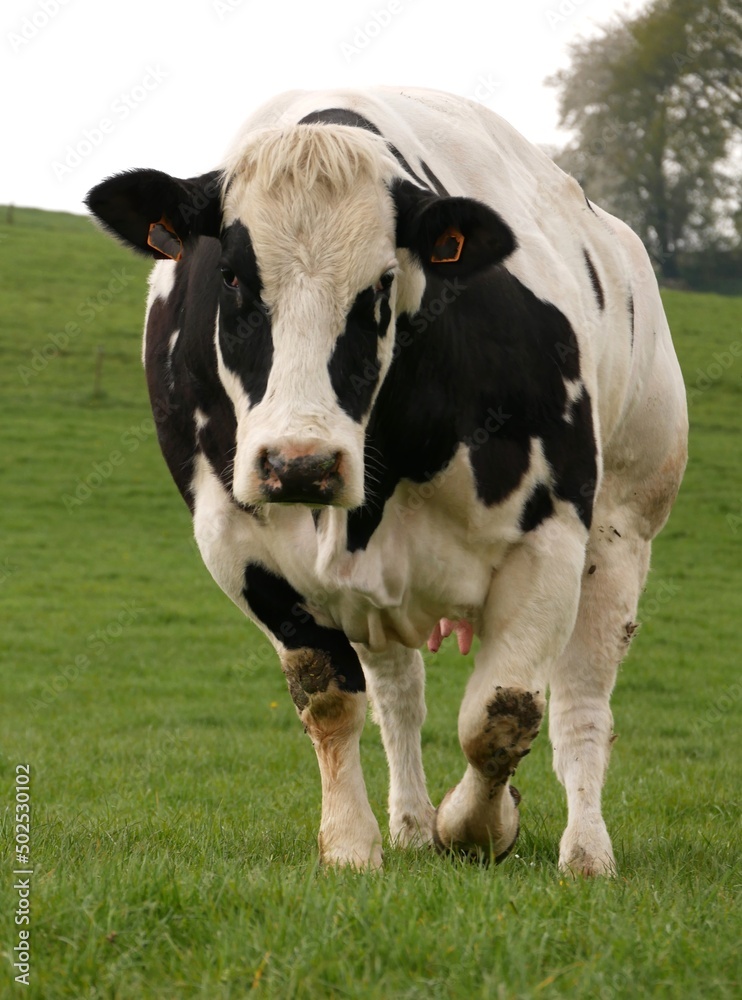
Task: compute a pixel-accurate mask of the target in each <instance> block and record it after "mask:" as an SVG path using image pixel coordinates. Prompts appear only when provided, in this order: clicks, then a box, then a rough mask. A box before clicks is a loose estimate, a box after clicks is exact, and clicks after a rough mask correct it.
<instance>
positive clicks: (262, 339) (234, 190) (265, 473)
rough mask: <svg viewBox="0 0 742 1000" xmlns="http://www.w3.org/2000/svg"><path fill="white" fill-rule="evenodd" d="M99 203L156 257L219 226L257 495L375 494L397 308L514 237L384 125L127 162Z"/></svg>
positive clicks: (233, 382)
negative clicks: (431, 184)
mask: <svg viewBox="0 0 742 1000" xmlns="http://www.w3.org/2000/svg"><path fill="white" fill-rule="evenodd" d="M87 204H88V207H89V208H90V210H91V211H92V212H93V213H94V215H96V216H97V217H98V219H99V220H100V221H101V222H102V223H103V224H104V226H105V227H106V228H108V229H109V230H111V231H112V232H113V233H114V235H117V236H119V237H120V238H122V239H123V240H124V241H125V242H126V243H127V244H128V245H130V246H132V247H134V248H135V249H137V250H139V251H142V252H144V253H147V254H149V255H151V256H152V257H155V258H160V259H162V258H166V257H170V258H173V259H176V260H177V259H179V258H180V256H181V255H182V256H185V255H187V254H188V253H189V252H191V251H192V241H193V240H194V238H195V237H199V236H208V237H214V238H216V239H219V240H220V242H221V248H222V249H221V261H220V265H219V266H220V271H221V274H220V275H215V280H218V281H219V282H220V283H221V292H220V295H221V299H220V305H219V315H218V320H217V327H216V330H215V332H214V336H215V342H216V357H217V364H218V370H219V377H220V379H221V381H222V383H223V385H224V388H225V390H226V392H227V393H228V394H229V396H230V398H231V400H232V402H233V404H234V408H235V413H236V417H237V447H236V452H235V461H234V479H233V483H234V485H233V491H234V495H235V499H236V500H238V501H239V502H241V503H243V504H249V505H258V504H263V503H271V502H279V503H302V504H307V505H310V506H316V505H323V504H335V505H338V506H341V507H346V508H353V507H357V506H359V505H360V504H362V503H363V501H364V431H365V428H366V425H367V423H368V419H369V415H370V412H371V408H372V406H373V403H374V400H375V398H376V395H377V393H378V390H379V387H380V386H381V383H382V382H383V380H384V378H385V376H386V374H387V372H388V370H389V366H390V364H391V362H392V356H393V352H394V344H395V320H396V317H397V316H398V315H399V314H400V313H401V312H408V313H414V312H415V311H416V310H417V309H418V308H419V305H420V300H421V296H422V293H423V290H424V287H425V276H426V274H428V275H429V274H431V273H433V272H435V273H436V274H437V275H438V276H439V277H450V278H461V279H466V278H468V277H470V276H471V275H472V274H474V273H475V272H478V271H480V270H482V269H483V268H486V267H488V266H492V265H495V264H497V263H499V262H500V261H501V260H502V259H503V258H504V257H506V256H507V255H508V254H510V253H511V252H512V251H513V249H514V248H515V240H514V237H513V234H512V232H511V230H510V229H509V228H508V226H507V225H506V224H505V223H504V222H503V221H502V219H500V217H499V216H498V215H497V214H496V213H495V212H493V211H492V210H491V209H489V208H488V207H487V206H485V205H483V204H481V203H480V202H477V201H474V200H472V199H469V198H461V197H456V198H448V197H439V196H437V195H434V194H432V193H431V192H430V191H429V190H426V189H424V188H421V187H419V186H418V185H416V184H414V183H413V182H412V181H411V180H409V179H408V178H405V177H404V176H403V175H402V171H401V169H400V166H399V164H398V163H397V162H396V160H395V159H394V158H393V157H392V156H391V154H390V152H389V149H388V147H387V145H386V143H385V142H384V141H383V140H382V139H381V138H380V137H378V136H376V135H373V134H371V133H369V132H367V131H364V130H362V129H357V128H350V127H343V126H333V127H329V126H325V125H298V126H294V127H292V128H288V129H284V130H271V131H269V132H263V133H256V134H254V135H253V136H251V137H249V138H248V140H247V141H246V142H243V144H242V145H241V146H240V148H239V150H238V152H237V153H236V154H234V155H233V156H232V157H231V159H230V161H229V163H228V165H227V167H226V168H225V169H224V170H223V171H220V172H214V173H211V174H206V175H204V176H202V177H198V178H192V179H189V180H179V179H176V178H173V177H170V176H168V175H167V174H164V173H161V172H159V171H154V170H141V171H132V172H130V173H126V174H120V175H117V176H115V177H113V178H110V179H109V180H107V181H104V182H103V183H102V184H100V185H98V186H97V187H96V188H94V189H93V190H92V191H91V192H90V194H89V195H88V198H87Z"/></svg>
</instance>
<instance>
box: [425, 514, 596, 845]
mask: <svg viewBox="0 0 742 1000" xmlns="http://www.w3.org/2000/svg"><path fill="white" fill-rule="evenodd" d="M576 521H577V519H576V517H575V518H574V519H571V518H569V515H567V519H566V523H560V522H559V521H558V520H557V519H556V518H552V519H549V520H547V521H545V522H544V523H542V524H541V525H540V526H539V527H538V528H537V529H536V530H535V531H532V532H531V533H530V534H528V535H527V536H525V538H524V540H523V542H522V543H521V544H520V545H518V546H517V547H515V548H513V549H512V550H511V552H510V553H509V554H508V556H507V557H506V559H505V561H504V563H503V564H502V566H501V567H500V568H499V569H498V570H497V572H496V573H495V575H494V576H493V581H492V586H491V587H490V591H489V594H488V596H487V601H486V604H485V608H484V615H483V626H482V630H481V640H482V641H481V648H480V651H479V653H478V654H477V658H476V662H475V669H474V673H473V674H472V676H471V678H470V680H469V684H468V685H467V689H466V693H465V695H464V701H463V703H462V706H461V711H460V713H459V740H460V742H461V747H462V749H463V751H464V754H465V756H466V759H467V762H468V766H467V769H466V772H465V773H464V777H463V778H462V779H461V781H460V782H459V783H458V785H456V786H455V787H454V788H452V789H451V790H450V791H449V792H448V793H447V794H446V796H445V797H444V799H443V801H442V802H441V804H440V806H439V808H438V812H437V816H436V843H437V844H438V846H439V847H440V848H444V849H448V850H453V851H457V852H459V851H460V852H464V853H473V854H477V855H484V856H486V857H493V858H494V859H495V860H500V859H502V858H503V857H505V856H506V855H507V854H508V853H509V851H510V850H511V848H512V846H513V844H514V843H515V840H516V838H517V836H518V829H519V816H518V802H519V799H520V796H519V795H518V793H517V791H516V790H515V789H514V788H511V786H510V783H509V782H510V778H511V776H512V775H513V774H514V773H515V769H516V767H517V766H518V763H519V762H520V760H521V758H523V757H525V755H526V754H527V753H528V752H529V750H530V748H531V743H532V742H533V740H534V739H535V737H536V735H537V734H538V731H539V728H540V725H541V720H542V717H543V712H544V707H545V697H544V695H545V692H544V679H545V677H546V675H547V672H548V668H549V665H550V664H551V663H552V662H553V661H554V660H555V659H556V657H557V656H559V654H560V653H561V651H562V650H563V648H564V646H565V644H566V642H567V640H568V638H569V636H570V633H571V632H572V628H573V626H574V622H575V616H576V613H577V606H578V601H579V593H580V574H581V570H582V565H583V561H584V551H585V541H586V537H587V532H586V531H585V530H584V528H582V525H580V524H579V523H575V522H576Z"/></svg>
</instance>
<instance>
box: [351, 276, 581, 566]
mask: <svg viewBox="0 0 742 1000" xmlns="http://www.w3.org/2000/svg"><path fill="white" fill-rule="evenodd" d="M444 291H445V285H444V280H443V279H439V278H436V277H435V276H434V275H430V276H428V279H427V284H426V288H425V293H424V295H423V300H422V303H421V306H420V310H419V311H418V312H417V313H416V314H415V315H414V316H410V315H407V314H403V315H402V316H400V317H398V319H397V337H396V344H395V356H394V359H393V361H392V364H391V367H390V370H389V373H388V374H387V377H386V378H385V380H384V382H383V384H382V386H381V388H380V390H379V395H378V397H377V399H376V402H375V404H374V407H373V409H372V411H371V415H370V418H369V423H368V427H367V431H366V470H367V472H366V482H365V491H366V503H365V504H364V506H363V507H362V508H360V509H358V510H354V511H351V512H350V513H349V515H348V547H349V549H350V550H351V551H355V550H357V549H362V548H365V547H366V545H367V544H368V541H369V539H370V537H371V535H372V534H373V532H374V531H375V529H376V527H377V526H378V524H379V523H380V521H381V518H382V516H383V512H384V505H385V503H386V501H387V500H388V499H389V497H390V496H391V495H392V493H393V492H394V490H395V488H396V486H397V484H398V483H399V482H400V480H402V479H407V480H411V481H412V482H414V483H424V482H428V481H429V480H430V479H432V478H433V477H434V476H435V475H436V474H437V473H439V472H440V471H441V470H442V469H444V468H445V466H446V465H447V464H448V463H449V462H450V461H451V459H452V458H453V456H454V454H455V452H456V449H457V448H458V447H459V445H460V443H461V442H463V443H465V444H466V445H467V446H468V448H469V454H470V458H471V463H472V468H473V470H474V475H475V480H476V485H477V492H478V495H479V498H480V499H481V501H482V502H483V503H484V504H487V505H488V506H490V505H492V504H496V503H500V502H501V501H502V500H504V499H506V498H507V497H508V496H509V495H510V494H511V493H512V492H513V490H514V489H516V488H517V487H518V485H519V483H520V482H521V480H522V478H523V476H524V474H525V472H526V471H527V469H528V466H529V456H530V449H531V438H533V437H539V438H541V440H542V442H543V447H544V452H545V455H546V458H547V460H548V461H549V462H550V464H551V466H552V469H553V474H554V478H553V493H554V494H555V495H556V496H557V497H559V498H560V499H566V500H570V501H571V502H573V503H574V504H575V505H576V506H577V507H578V510H579V512H580V516H581V517H582V519H583V521H585V523H589V520H590V517H591V516H592V499H593V493H594V489H595V478H596V448H595V439H594V435H593V424H592V413H591V410H590V400H589V397H588V395H587V392H585V391H583V393H582V395H581V397H580V398H579V399H578V400H577V401H576V403H575V405H574V407H572V409H571V416H572V423H571V424H569V423H567V422H566V421H565V420H564V417H563V415H564V412H565V408H566V404H567V393H566V388H565V379H569V380H575V379H579V377H580V358H579V349H578V347H577V341H576V338H575V334H574V331H573V330H572V327H571V325H570V323H569V321H568V320H567V318H566V317H565V316H564V314H563V313H562V312H560V310H559V309H557V308H556V306H554V305H551V304H550V303H548V302H544V301H543V300H541V299H539V298H538V297H537V296H536V295H534V294H533V292H531V291H530V289H528V288H526V287H525V285H523V284H522V283H521V282H520V281H518V279H517V278H515V277H514V276H513V275H512V274H510V273H509V272H508V271H507V269H506V268H505V267H503V266H496V267H492V268H489V269H488V270H485V271H482V272H480V273H479V274H478V275H476V276H474V277H473V278H471V279H469V280H468V281H467V283H466V284H463V283H461V285H460V288H459V290H458V291H457V294H456V295H455V296H453V297H452V296H451V295H448V296H446V295H445V294H444ZM451 298H453V300H452V301H450V303H449V304H448V305H446V306H445V308H442V309H441V310H436V309H434V308H431V306H433V305H434V304H435V303H436V302H439V303H440V302H444V303H445V302H447V301H448V300H449V299H451ZM542 506H543V504H542ZM538 509H541V508H533V514H534V516H535V514H536V513H537V512H538ZM403 513H404V512H403Z"/></svg>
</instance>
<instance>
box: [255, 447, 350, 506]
mask: <svg viewBox="0 0 742 1000" xmlns="http://www.w3.org/2000/svg"><path fill="white" fill-rule="evenodd" d="M341 457H342V456H341V453H340V452H339V451H336V452H335V453H334V454H329V455H300V456H299V457H297V458H287V457H286V456H285V455H284V454H283V453H282V452H280V451H272V450H270V449H266V450H264V451H263V452H261V454H260V458H259V459H258V474H259V476H260V491H261V493H262V494H263V497H264V498H265V500H267V501H268V502H269V503H304V504H310V505H315V504H332V503H334V502H335V501H336V499H337V496H338V494H339V493H340V490H341V489H342V486H343V479H342V475H341V473H340V464H341Z"/></svg>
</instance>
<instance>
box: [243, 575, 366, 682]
mask: <svg viewBox="0 0 742 1000" xmlns="http://www.w3.org/2000/svg"><path fill="white" fill-rule="evenodd" d="M242 594H243V597H244V598H245V600H246V601H247V603H248V604H249V606H250V609H251V610H252V612H253V614H254V615H255V616H256V617H257V618H258V619H259V620H260V621H261V622H262V623H263V625H265V627H266V628H267V629H268V630H269V631H270V632H271V633H272V634H273V635H274V636H275V637H276V638H277V639H278V640H279V641H280V642H282V643H283V645H284V646H286V648H287V649H304V648H309V649H313V650H318V651H319V652H322V653H326V654H327V655H328V656H329V657H330V661H331V663H332V669H333V672H334V674H335V677H336V679H337V682H338V685H339V687H340V689H341V690H342V691H349V692H351V693H352V692H356V691H365V690H366V678H365V677H364V675H363V669H362V668H361V663H360V660H359V659H358V656H357V655H356V652H355V650H354V649H353V647H352V646H351V644H350V642H349V641H348V638H347V636H346V635H345V633H344V632H342V631H341V630H340V629H333V628H325V627H324V626H322V625H318V624H317V623H316V622H315V620H314V618H312V616H311V615H310V614H309V612H308V611H306V610H305V609H304V607H303V604H304V599H303V597H302V596H301V594H299V593H298V591H296V590H294V588H293V587H292V586H291V585H290V584H289V583H288V582H287V581H286V580H284V579H283V577H280V576H276V575H275V574H274V573H271V572H270V571H269V570H267V569H265V568H264V567H263V566H260V565H259V564H258V563H248V564H247V566H246V567H245V586H244V588H243V590H242Z"/></svg>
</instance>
